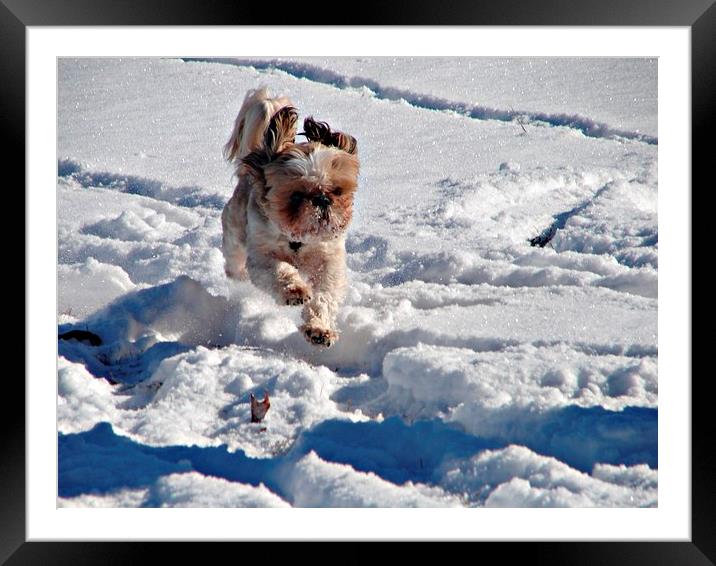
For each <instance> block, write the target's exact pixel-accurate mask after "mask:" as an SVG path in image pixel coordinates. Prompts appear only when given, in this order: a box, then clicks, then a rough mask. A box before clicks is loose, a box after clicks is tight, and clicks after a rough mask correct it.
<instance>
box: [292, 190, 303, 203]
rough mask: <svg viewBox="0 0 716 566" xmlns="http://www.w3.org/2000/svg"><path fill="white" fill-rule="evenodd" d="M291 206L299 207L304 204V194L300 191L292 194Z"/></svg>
mask: <svg viewBox="0 0 716 566" xmlns="http://www.w3.org/2000/svg"><path fill="white" fill-rule="evenodd" d="M290 198H291V204H294V205H298V204H301V203H302V202H303V193H300V192H298V191H296V192H294V193H292V194H291V197H290Z"/></svg>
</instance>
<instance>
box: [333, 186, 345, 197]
mask: <svg viewBox="0 0 716 566" xmlns="http://www.w3.org/2000/svg"><path fill="white" fill-rule="evenodd" d="M333 194H334V195H336V196H337V197H339V196H341V195H342V194H343V189H341V188H340V187H336V188H335V189H333Z"/></svg>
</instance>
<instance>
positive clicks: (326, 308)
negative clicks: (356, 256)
mask: <svg viewBox="0 0 716 566" xmlns="http://www.w3.org/2000/svg"><path fill="white" fill-rule="evenodd" d="M297 120H298V113H297V111H296V108H294V106H293V105H292V103H291V101H290V100H289V99H288V98H286V97H283V96H281V97H277V98H271V97H270V96H269V94H268V90H267V89H266V88H262V89H258V90H250V91H249V92H248V93H247V94H246V98H245V99H244V102H243V104H242V106H241V109H240V110H239V114H238V116H237V117H236V121H235V123H234V129H233V132H232V134H231V137H230V138H229V141H228V142H227V144H226V146H225V147H224V155H225V157H226V159H227V160H229V161H230V162H232V163H234V164H235V166H236V176H237V178H238V183H237V185H236V189H235V190H234V194H233V196H232V197H231V199H230V200H229V202H228V203H227V204H226V206H225V207H224V210H223V213H222V215H221V221H222V227H223V241H222V249H223V252H224V259H225V270H226V274H227V275H228V276H229V277H230V278H234V279H247V278H249V279H250V280H251V281H252V283H254V284H255V285H256V286H258V287H260V288H262V289H263V290H265V291H267V292H269V293H270V294H271V295H273V296H274V297H275V298H276V301H277V302H278V303H279V304H282V305H303V313H302V318H303V325H302V326H301V327H300V330H301V332H302V333H303V334H304V336H305V337H306V339H307V340H308V341H309V342H311V343H313V344H317V345H321V346H325V347H328V346H330V345H331V344H333V343H334V342H335V341H336V340H337V339H338V332H337V330H336V314H337V311H338V307H339V305H340V303H341V302H342V300H343V298H344V296H345V289H346V250H345V232H346V229H347V227H348V224H349V222H350V220H351V215H352V211H353V195H354V193H355V191H356V188H357V185H358V166H359V163H358V158H357V157H356V140H355V139H354V138H353V137H352V136H349V135H347V134H344V133H342V132H337V131H332V130H331V128H330V127H329V126H328V124H326V123H325V122H317V121H315V120H314V119H313V118H312V117H308V118H306V119H305V121H304V124H303V129H304V132H302V133H301V134H297V132H296V122H297ZM296 135H304V136H306V138H307V140H308V141H306V142H303V143H296Z"/></svg>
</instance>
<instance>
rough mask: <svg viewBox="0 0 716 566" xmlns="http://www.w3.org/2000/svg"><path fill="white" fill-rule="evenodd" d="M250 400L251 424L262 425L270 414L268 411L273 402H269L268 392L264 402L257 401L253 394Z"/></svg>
mask: <svg viewBox="0 0 716 566" xmlns="http://www.w3.org/2000/svg"><path fill="white" fill-rule="evenodd" d="M250 399H251V422H252V423H260V422H261V421H262V420H264V417H265V416H266V413H268V410H269V408H270V407H271V402H270V401H269V395H268V391H264V400H263V401H257V400H256V397H254V394H253V393H252V394H251V396H250Z"/></svg>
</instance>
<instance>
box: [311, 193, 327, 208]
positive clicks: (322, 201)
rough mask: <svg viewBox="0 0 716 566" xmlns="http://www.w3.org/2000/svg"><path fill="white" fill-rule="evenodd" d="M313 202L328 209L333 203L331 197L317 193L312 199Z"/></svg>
mask: <svg viewBox="0 0 716 566" xmlns="http://www.w3.org/2000/svg"><path fill="white" fill-rule="evenodd" d="M311 204H313V206H317V207H318V208H322V209H326V208H328V207H329V206H330V205H331V199H330V198H329V197H327V196H326V195H316V196H315V197H313V198H312V199H311Z"/></svg>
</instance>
